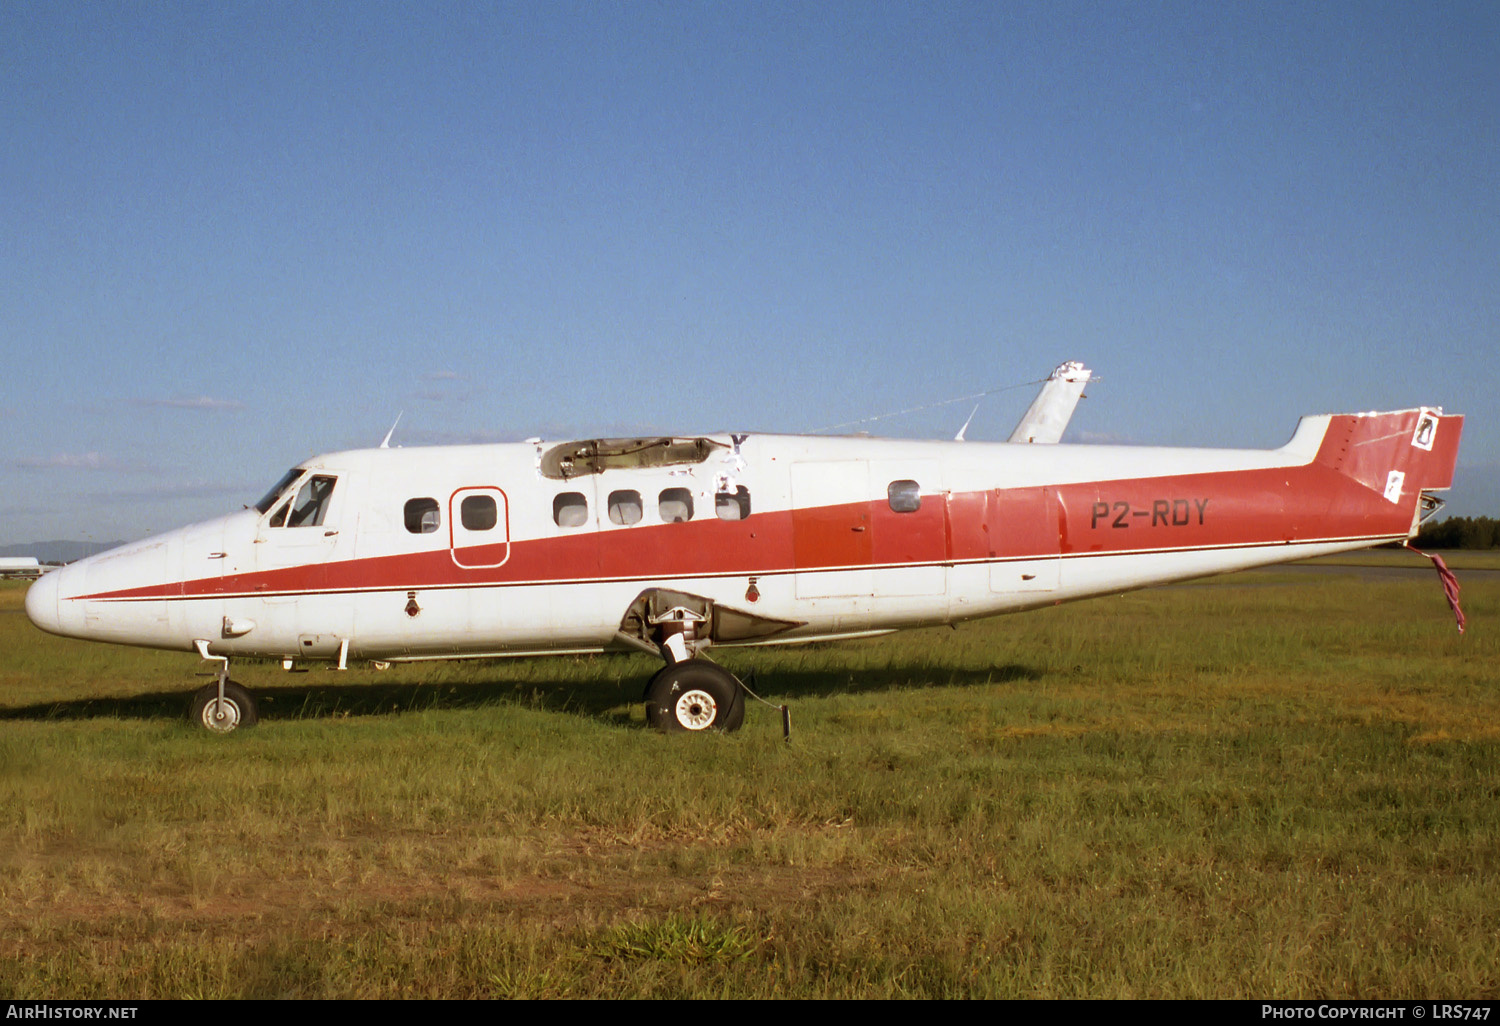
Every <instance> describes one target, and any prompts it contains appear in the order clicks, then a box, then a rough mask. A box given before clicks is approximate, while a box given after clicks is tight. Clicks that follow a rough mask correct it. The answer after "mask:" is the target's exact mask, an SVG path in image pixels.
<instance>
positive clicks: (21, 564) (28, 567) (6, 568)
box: [0, 556, 52, 580]
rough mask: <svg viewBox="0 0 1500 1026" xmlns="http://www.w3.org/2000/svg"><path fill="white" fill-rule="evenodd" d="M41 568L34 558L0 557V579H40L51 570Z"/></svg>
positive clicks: (47, 567)
mask: <svg viewBox="0 0 1500 1026" xmlns="http://www.w3.org/2000/svg"><path fill="white" fill-rule="evenodd" d="M51 569H52V567H50V566H43V565H42V564H41V562H40V561H39V560H38V559H37V558H36V557H35V556H0V579H16V578H20V579H23V580H25V579H29V578H33V577H40V576H42V574H44V573H46V572H47V571H48V570H51Z"/></svg>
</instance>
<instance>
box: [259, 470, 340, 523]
mask: <svg viewBox="0 0 1500 1026" xmlns="http://www.w3.org/2000/svg"><path fill="white" fill-rule="evenodd" d="M337 480H338V478H336V477H322V476H319V477H311V478H308V480H307V484H305V485H303V486H302V488H301V489H300V490H299V491H298V492H297V497H296V498H295V499H293V500H292V501H291V504H290V512H285V511H286V509H287V507H283V508H282V509H281V510H277V512H276V516H274V517H272V518H271V526H272V527H280V526H281V524H279V523H277V520H278V519H284V520H285V523H286V526H287V527H322V526H323V517H324V516H326V515H327V514H328V499H329V497H330V496H332V495H333V486H334V483H335V482H336V481H337ZM283 512H285V517H284V518H283V516H282V514H283Z"/></svg>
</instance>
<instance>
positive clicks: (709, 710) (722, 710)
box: [646, 659, 745, 734]
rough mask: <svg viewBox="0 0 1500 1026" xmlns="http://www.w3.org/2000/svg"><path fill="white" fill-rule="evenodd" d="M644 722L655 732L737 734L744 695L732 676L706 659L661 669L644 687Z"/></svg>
mask: <svg viewBox="0 0 1500 1026" xmlns="http://www.w3.org/2000/svg"><path fill="white" fill-rule="evenodd" d="M646 722H647V723H649V724H651V726H653V727H655V728H656V729H657V730H660V731H665V732H666V733H669V734H675V733H678V732H681V731H689V732H696V731H702V730H722V731H731V730H738V729H739V728H740V724H742V723H744V722H745V692H744V690H743V689H742V688H741V687H740V682H739V681H738V680H736V679H735V676H734V674H732V673H730V672H729V671H728V670H726V669H724V668H723V667H722V666H718V665H717V664H715V663H710V662H708V661H707V660H706V659H689V660H687V661H686V662H681V663H674V664H673V665H671V666H666V667H663V668H662V669H661V670H660V671H659V672H658V673H657V674H656V676H654V677H652V678H651V682H650V683H649V684H647V685H646Z"/></svg>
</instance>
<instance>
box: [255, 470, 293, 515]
mask: <svg viewBox="0 0 1500 1026" xmlns="http://www.w3.org/2000/svg"><path fill="white" fill-rule="evenodd" d="M301 476H302V468H301V467H293V468H292V469H291V470H288V471H287V472H286V473H285V474H282V475H281V480H280V481H277V482H276V483H275V484H274V485H272V486H271V490H270V491H269V492H267V493H266V494H265V495H264V496H263V497H262V498H261V500H260V501H259V502H257V503H256V504H255V508H256V509H258V510H260V511H261V512H262V513H264V512H265V511H266V510H268V509H270V508H271V505H272V504H273V503H274V502H275V501H276V500H277V498H279V497H280V495H281V493H282V492H284V491H286V488H287V485H289V484H291V483H292V482H293V481H295V480H297V478H299V477H301Z"/></svg>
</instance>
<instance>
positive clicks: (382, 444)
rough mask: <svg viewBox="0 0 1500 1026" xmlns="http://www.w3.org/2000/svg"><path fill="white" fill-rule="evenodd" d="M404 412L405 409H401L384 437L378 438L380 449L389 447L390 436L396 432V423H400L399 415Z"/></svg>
mask: <svg viewBox="0 0 1500 1026" xmlns="http://www.w3.org/2000/svg"><path fill="white" fill-rule="evenodd" d="M405 412H406V411H405V410H402V411H401V413H398V414H396V423H395V424H392V425H391V429H390V430H389V431H387V432H386V433H385V437H384V438H382V439H381V440H380V447H381V448H382V449H389V448H390V447H391V436H392V435H394V434H395V433H396V424H399V423H401V416H402V414H404V413H405Z"/></svg>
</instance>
